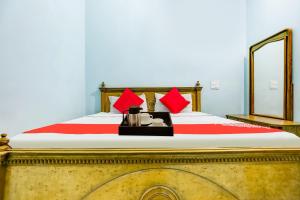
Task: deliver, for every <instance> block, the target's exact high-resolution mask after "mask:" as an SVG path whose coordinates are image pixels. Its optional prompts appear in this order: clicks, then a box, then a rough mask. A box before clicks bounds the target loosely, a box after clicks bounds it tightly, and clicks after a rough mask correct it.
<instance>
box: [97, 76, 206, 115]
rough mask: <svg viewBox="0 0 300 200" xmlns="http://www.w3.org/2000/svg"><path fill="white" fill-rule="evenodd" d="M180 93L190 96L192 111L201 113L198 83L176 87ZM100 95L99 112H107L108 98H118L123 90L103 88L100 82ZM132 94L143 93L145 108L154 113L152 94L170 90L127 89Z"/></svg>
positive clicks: (166, 88) (157, 88) (155, 88)
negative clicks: (192, 85) (145, 102)
mask: <svg viewBox="0 0 300 200" xmlns="http://www.w3.org/2000/svg"><path fill="white" fill-rule="evenodd" d="M177 88H178V90H179V91H180V93H182V94H191V95H192V108H193V111H197V112H200V111H201V90H202V87H201V86H200V83H199V81H197V83H196V85H195V86H194V87H177ZM99 89H100V93H101V112H109V111H110V101H109V98H108V97H109V96H120V95H121V94H122V92H123V91H124V90H125V88H107V87H105V83H104V82H102V84H101V85H100V88H99ZM129 89H131V90H132V91H133V92H135V93H136V94H138V95H140V94H142V93H144V94H145V95H146V99H147V104H148V105H147V106H148V110H149V111H154V105H155V95H154V93H161V94H164V93H167V92H168V91H170V90H171V89H172V88H171V87H133V88H131V87H129Z"/></svg>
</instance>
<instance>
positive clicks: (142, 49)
mask: <svg viewBox="0 0 300 200" xmlns="http://www.w3.org/2000/svg"><path fill="white" fill-rule="evenodd" d="M245 22H246V1H244V0H226V1H222V0H210V1H207V0H185V1H182V0H127V1H123V0H114V1H111V0H87V1H86V83H87V85H86V92H87V99H86V108H87V113H95V112H98V111H99V110H100V108H99V105H100V100H99V91H98V86H99V84H100V83H101V81H105V82H106V83H107V86H108V87H111V86H116V87H119V86H128V87H130V86H164V85H167V86H193V85H194V84H195V82H196V81H197V80H199V81H200V82H201V84H202V86H203V87H204V88H203V95H202V97H203V102H202V103H203V104H202V107H203V111H204V112H208V113H212V114H216V115H221V116H223V115H225V114H228V113H242V112H243V108H244V105H243V101H244V91H243V89H244V85H243V82H244V77H243V73H244V57H245V45H246V24H245ZM211 80H220V82H221V89H220V90H211V89H210V81H211Z"/></svg>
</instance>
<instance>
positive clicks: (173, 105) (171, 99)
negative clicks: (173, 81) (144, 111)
mask: <svg viewBox="0 0 300 200" xmlns="http://www.w3.org/2000/svg"><path fill="white" fill-rule="evenodd" d="M159 100H160V102H162V103H163V104H164V105H165V106H166V107H167V108H168V109H169V110H170V111H171V113H179V112H180V111H182V110H183V109H184V108H185V107H186V106H187V105H189V103H190V102H189V101H187V100H186V99H185V98H184V97H183V96H182V95H181V94H180V92H179V91H178V89H177V88H173V89H172V90H170V91H169V92H168V93H167V94H166V95H165V96H163V97H162V98H160V99H159Z"/></svg>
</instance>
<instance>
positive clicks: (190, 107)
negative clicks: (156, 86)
mask: <svg viewBox="0 0 300 200" xmlns="http://www.w3.org/2000/svg"><path fill="white" fill-rule="evenodd" d="M163 96H165V94H159V93H155V112H170V111H169V109H168V108H167V107H166V106H165V105H164V104H163V103H161V102H160V100H159V99H160V98H162V97H163ZM182 96H183V97H184V98H185V99H186V100H187V101H189V102H190V103H189V104H188V105H187V106H186V107H185V108H184V109H183V110H182V111H181V112H180V113H190V112H193V104H192V95H191V94H182Z"/></svg>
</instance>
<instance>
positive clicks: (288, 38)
mask: <svg viewBox="0 0 300 200" xmlns="http://www.w3.org/2000/svg"><path fill="white" fill-rule="evenodd" d="M280 40H284V95H283V98H284V101H283V102H284V103H283V104H284V105H283V117H279V116H272V115H263V114H256V113H254V106H255V105H254V53H255V51H257V50H258V49H260V48H262V47H263V46H265V45H267V44H269V43H272V42H276V41H280ZM249 66H250V67H249V69H250V73H249V75H250V87H249V89H250V96H249V97H250V107H249V108H250V112H249V113H250V115H257V116H262V117H271V118H277V119H284V120H293V82H292V30H291V29H285V30H283V31H280V32H279V33H276V34H274V35H272V36H270V37H268V38H266V39H264V40H262V41H260V42H258V43H256V44H254V45H252V46H251V47H250V51H249Z"/></svg>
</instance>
